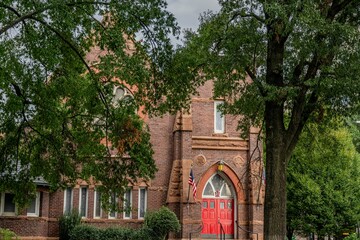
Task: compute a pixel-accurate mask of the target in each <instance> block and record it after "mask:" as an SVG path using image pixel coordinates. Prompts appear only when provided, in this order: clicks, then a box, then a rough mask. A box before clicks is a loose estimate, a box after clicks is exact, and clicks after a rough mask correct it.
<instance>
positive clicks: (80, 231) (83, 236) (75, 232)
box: [70, 224, 108, 240]
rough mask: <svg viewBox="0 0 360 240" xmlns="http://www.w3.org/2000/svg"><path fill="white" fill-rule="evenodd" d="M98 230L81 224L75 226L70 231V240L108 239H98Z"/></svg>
mask: <svg viewBox="0 0 360 240" xmlns="http://www.w3.org/2000/svg"><path fill="white" fill-rule="evenodd" d="M100 231H101V230H100V229H98V228H96V227H93V226H90V225H86V224H81V225H77V226H76V227H75V228H74V229H72V231H71V232H70V240H98V239H108V238H102V237H100Z"/></svg>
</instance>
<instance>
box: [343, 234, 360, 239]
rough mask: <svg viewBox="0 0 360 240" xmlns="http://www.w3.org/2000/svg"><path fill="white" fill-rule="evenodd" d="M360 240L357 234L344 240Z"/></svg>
mask: <svg viewBox="0 0 360 240" xmlns="http://www.w3.org/2000/svg"><path fill="white" fill-rule="evenodd" d="M359 239H360V238H358V236H357V234H356V233H352V234H350V235H349V236H347V237H346V238H344V240H359Z"/></svg>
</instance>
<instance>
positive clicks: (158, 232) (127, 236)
mask: <svg viewBox="0 0 360 240" xmlns="http://www.w3.org/2000/svg"><path fill="white" fill-rule="evenodd" d="M179 230H180V223H179V220H178V219H177V217H176V215H175V213H174V212H172V211H170V210H169V209H168V208H167V207H161V208H160V209H159V210H157V211H154V212H148V213H146V215H145V222H144V225H143V227H142V228H139V229H127V228H105V229H101V228H96V227H93V226H89V225H85V224H84V225H83V224H81V225H76V226H75V227H74V228H73V229H71V230H70V231H71V232H70V236H71V238H70V240H102V239H106V240H161V239H165V237H166V236H167V234H168V233H169V232H178V231H179ZM66 239H69V238H66Z"/></svg>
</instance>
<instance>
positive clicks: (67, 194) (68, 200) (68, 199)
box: [64, 187, 73, 214]
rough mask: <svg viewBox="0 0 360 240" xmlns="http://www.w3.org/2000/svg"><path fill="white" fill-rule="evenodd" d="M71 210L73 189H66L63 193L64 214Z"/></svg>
mask: <svg viewBox="0 0 360 240" xmlns="http://www.w3.org/2000/svg"><path fill="white" fill-rule="evenodd" d="M72 208H73V189H72V188H70V187H68V188H66V189H65V191H64V214H67V213H70V212H71V211H72Z"/></svg>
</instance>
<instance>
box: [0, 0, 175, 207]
mask: <svg viewBox="0 0 360 240" xmlns="http://www.w3.org/2000/svg"><path fill="white" fill-rule="evenodd" d="M99 16H102V17H101V18H102V19H101V20H100V19H99ZM171 33H172V34H175V35H177V34H178V27H177V26H176V23H175V20H174V16H173V15H172V14H171V13H169V12H167V11H166V2H165V1H164V0H150V1H142V0H135V1H133V0H131V1H130V0H125V1H117V0H116V1H115V0H111V1H85V2H84V1H59V0H45V1H43V0H35V1H30V2H29V1H18V2H16V4H14V1H12V0H4V1H1V3H0V112H1V114H0V136H1V137H0V138H1V141H0V155H1V165H0V173H1V174H0V191H1V192H3V191H13V192H14V193H15V194H16V196H15V198H16V201H17V202H18V203H19V205H21V206H23V205H25V204H26V202H27V199H28V196H29V195H31V194H33V193H34V191H35V185H34V183H33V180H34V179H35V178H37V177H43V178H44V179H45V180H46V181H47V182H48V183H49V185H50V187H51V189H53V190H56V189H58V188H61V187H65V186H68V185H71V184H73V183H74V182H75V180H76V179H79V178H82V179H85V180H87V179H88V178H89V176H94V179H95V180H96V181H98V182H101V183H103V184H104V187H103V188H102V190H103V191H104V192H105V194H109V192H110V191H111V192H117V193H119V195H123V190H124V188H125V186H127V178H128V177H130V178H132V179H133V180H136V178H143V179H149V178H152V177H153V176H154V173H155V171H156V167H155V163H154V160H153V157H152V154H153V152H152V150H151V144H150V141H149V132H148V129H146V127H145V124H144V123H143V121H142V119H141V118H140V117H139V116H138V115H137V113H136V109H139V106H140V105H142V102H143V100H144V98H143V97H142V96H141V94H140V93H141V91H143V90H142V89H139V88H136V87H135V88H133V86H134V85H136V83H137V82H147V81H149V79H156V78H157V76H160V75H161V72H162V71H163V68H164V66H165V65H166V64H167V62H168V61H169V58H170V57H171V55H172V47H171V44H170V40H169V38H168V35H169V34H171ZM139 36H140V37H141V38H142V40H141V41H137V40H135V39H136V38H137V37H139ZM99 52H100V53H101V54H99ZM109 52H111V54H107V53H109ZM94 55H95V57H94ZM120 80H121V81H120ZM124 82H126V83H127V85H126V86H128V87H129V86H130V87H131V88H132V89H131V90H133V94H134V98H135V99H136V101H123V100H120V102H119V103H118V104H115V102H113V91H114V86H119V87H125V84H124ZM105 139H107V141H106V140H105ZM124 155H127V156H128V155H130V157H131V160H130V159H129V158H128V157H126V158H124ZM111 157H113V158H111ZM99 165H100V166H101V167H99ZM80 166H81V167H80ZM109 173H110V174H113V175H109ZM109 176H111V177H109ZM108 177H109V178H108ZM104 204H106V203H105V202H104Z"/></svg>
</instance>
